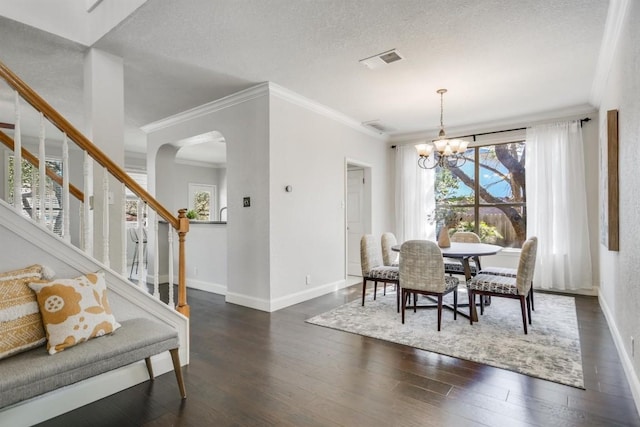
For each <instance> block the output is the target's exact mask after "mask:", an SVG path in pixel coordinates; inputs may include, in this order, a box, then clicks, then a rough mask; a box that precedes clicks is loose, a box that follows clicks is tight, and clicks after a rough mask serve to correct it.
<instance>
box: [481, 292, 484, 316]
mask: <svg viewBox="0 0 640 427" xmlns="http://www.w3.org/2000/svg"><path fill="white" fill-rule="evenodd" d="M480 316H484V295H480Z"/></svg>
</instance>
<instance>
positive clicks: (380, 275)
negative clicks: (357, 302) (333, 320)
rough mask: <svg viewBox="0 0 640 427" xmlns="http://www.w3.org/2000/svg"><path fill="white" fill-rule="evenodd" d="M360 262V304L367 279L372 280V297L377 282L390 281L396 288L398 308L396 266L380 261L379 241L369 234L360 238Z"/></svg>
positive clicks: (374, 296)
mask: <svg viewBox="0 0 640 427" xmlns="http://www.w3.org/2000/svg"><path fill="white" fill-rule="evenodd" d="M360 264H361V266H362V305H363V306H364V296H365V293H366V291H367V281H373V299H374V300H375V299H376V293H377V291H378V282H382V283H384V284H385V285H386V284H387V283H392V284H394V285H395V288H396V310H398V311H399V310H400V292H399V289H398V267H392V266H387V265H384V264H383V261H382V251H381V248H380V243H379V241H378V240H377V239H376V238H375V237H374V236H373V235H371V234H365V235H364V236H362V238H361V239H360Z"/></svg>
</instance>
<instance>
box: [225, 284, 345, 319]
mask: <svg viewBox="0 0 640 427" xmlns="http://www.w3.org/2000/svg"><path fill="white" fill-rule="evenodd" d="M347 286H349V284H348V283H347V281H345V280H338V281H335V282H332V283H327V284H325V285H321V286H316V287H315V288H311V289H305V290H304V291H300V292H296V293H293V294H290V295H285V296H283V297H280V298H275V299H272V300H266V299H261V298H254V297H250V296H247V295H242V294H237V293H234V292H227V296H226V301H227V302H229V303H232V304H238V305H242V306H244V307H249V308H254V309H256V310H262V311H267V312H273V311H276V310H280V309H282V308H285V307H289V306H291V305H294V304H298V303H300V302H303V301H307V300H310V299H312V298H316V297H319V296H322V295H325V294H328V293H330V292H334V291H337V290H339V289H343V288H346V287H347Z"/></svg>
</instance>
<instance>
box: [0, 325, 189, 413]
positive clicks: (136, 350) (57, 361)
mask: <svg viewBox="0 0 640 427" xmlns="http://www.w3.org/2000/svg"><path fill="white" fill-rule="evenodd" d="M121 324H122V326H121V327H120V328H119V329H117V330H116V331H115V332H113V333H112V334H109V335H105V336H103V337H100V338H94V339H91V340H89V341H87V342H84V343H82V344H79V345H76V346H74V347H71V348H68V349H66V350H64V351H62V352H60V353H57V354H54V355H49V353H48V352H47V350H46V348H45V347H44V346H42V347H38V348H35V349H32V350H30V351H27V352H25V353H21V354H17V355H15V356H12V357H9V358H7V359H3V360H0V408H4V407H7V406H9V405H13V404H15V403H18V402H21V401H24V400H27V399H30V398H32V397H36V396H39V395H42V394H44V393H47V392H50V391H53V390H57V389H59V388H61V387H64V386H67V385H70V384H73V383H76V382H79V381H82V380H85V379H87V378H90V377H93V376H96V375H100V374H102V373H105V372H108V371H111V370H113V369H117V368H120V367H122V366H126V365H129V364H131V363H134V362H137V361H140V360H142V359H144V360H145V362H146V366H147V370H148V372H149V378H150V379H153V370H152V367H151V356H154V355H156V354H160V353H162V352H165V351H169V352H170V353H171V359H172V361H173V369H174V371H175V374H176V379H177V381H178V388H179V390H180V395H181V396H182V398H183V399H184V398H186V391H185V386H184V381H183V379H182V369H181V367H180V357H179V354H178V348H179V340H178V333H177V331H176V330H175V329H173V328H172V327H170V326H168V325H166V324H161V323H158V322H155V321H153V320H150V319H145V318H133V319H129V320H125V321H122V322H121Z"/></svg>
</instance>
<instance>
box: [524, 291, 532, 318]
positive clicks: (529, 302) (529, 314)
mask: <svg viewBox="0 0 640 427" xmlns="http://www.w3.org/2000/svg"><path fill="white" fill-rule="evenodd" d="M525 301H526V303H527V317H528V318H529V324H531V300H530V299H529V294H527V296H526V297H525Z"/></svg>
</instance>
